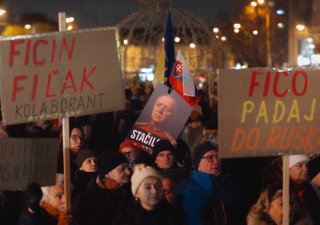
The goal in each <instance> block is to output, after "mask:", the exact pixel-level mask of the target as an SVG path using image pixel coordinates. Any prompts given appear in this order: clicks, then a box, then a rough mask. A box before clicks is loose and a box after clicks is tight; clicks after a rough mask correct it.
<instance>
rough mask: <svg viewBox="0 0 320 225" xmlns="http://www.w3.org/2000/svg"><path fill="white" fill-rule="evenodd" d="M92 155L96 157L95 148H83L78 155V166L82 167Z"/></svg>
mask: <svg viewBox="0 0 320 225" xmlns="http://www.w3.org/2000/svg"><path fill="white" fill-rule="evenodd" d="M90 157H96V155H95V153H94V151H93V150H91V149H89V148H85V149H81V150H80V151H79V153H78V155H77V166H78V168H79V169H80V167H81V166H82V164H83V162H84V161H85V160H86V159H87V158H90Z"/></svg>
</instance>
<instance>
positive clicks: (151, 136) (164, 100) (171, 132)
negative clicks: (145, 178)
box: [127, 84, 193, 153]
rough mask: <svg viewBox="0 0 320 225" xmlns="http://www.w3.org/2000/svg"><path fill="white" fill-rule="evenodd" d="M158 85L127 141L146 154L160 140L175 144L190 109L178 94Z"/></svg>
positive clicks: (150, 151)
mask: <svg viewBox="0 0 320 225" xmlns="http://www.w3.org/2000/svg"><path fill="white" fill-rule="evenodd" d="M168 91H169V88H168V87H167V86H165V85H163V84H158V85H157V87H156V89H155V90H154V91H153V93H152V95H151V97H150V99H149V101H148V102H147V104H146V106H145V107H144V109H143V111H142V112H141V114H140V116H139V117H138V119H137V121H136V123H135V124H134V126H133V128H132V129H131V131H130V132H129V134H128V135H127V139H128V140H129V141H131V142H133V143H134V144H135V145H137V146H138V147H140V148H142V149H143V150H145V151H146V152H148V153H152V149H153V147H154V145H155V144H156V143H157V142H158V141H159V140H160V139H166V140H169V141H170V142H175V139H177V137H178V136H179V134H180V132H181V130H182V128H183V126H184V125H185V123H186V121H187V119H188V118H189V115H190V113H191V111H192V109H193V108H192V107H191V106H190V105H189V104H188V103H187V102H186V101H184V100H183V99H182V98H181V97H180V96H179V95H178V93H176V92H175V91H174V90H171V92H170V94H169V93H168Z"/></svg>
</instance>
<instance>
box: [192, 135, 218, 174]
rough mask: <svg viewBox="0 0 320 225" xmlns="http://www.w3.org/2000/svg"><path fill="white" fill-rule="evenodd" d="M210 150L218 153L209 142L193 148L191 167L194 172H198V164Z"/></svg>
mask: <svg viewBox="0 0 320 225" xmlns="http://www.w3.org/2000/svg"><path fill="white" fill-rule="evenodd" d="M210 150H215V151H218V148H217V147H216V146H214V145H213V144H212V143H211V142H209V141H206V142H203V143H201V144H199V145H197V146H196V147H195V149H194V152H193V155H192V165H193V168H194V169H195V170H198V167H199V163H200V161H201V158H202V157H203V155H204V154H206V153H207V152H208V151H210Z"/></svg>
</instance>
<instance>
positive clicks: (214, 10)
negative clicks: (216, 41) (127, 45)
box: [2, 0, 234, 28]
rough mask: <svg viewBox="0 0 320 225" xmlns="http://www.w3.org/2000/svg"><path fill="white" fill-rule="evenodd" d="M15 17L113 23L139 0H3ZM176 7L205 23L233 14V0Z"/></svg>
mask: <svg viewBox="0 0 320 225" xmlns="http://www.w3.org/2000/svg"><path fill="white" fill-rule="evenodd" d="M2 2H3V4H4V5H7V6H9V10H10V11H11V12H12V13H13V15H14V17H15V18H16V19H17V20H18V19H19V18H20V14H21V13H23V12H42V13H45V14H47V15H48V17H49V18H50V19H52V20H58V19H57V18H58V12H66V14H67V16H74V17H75V18H76V23H77V24H78V25H79V26H80V27H81V28H90V27H93V26H95V24H98V25H99V26H112V25H115V24H117V23H118V22H120V21H121V19H123V18H124V17H125V16H127V15H129V14H131V13H132V12H134V11H137V10H139V1H138V0H23V1H22V0H3V1H2ZM171 3H172V6H173V7H174V8H176V9H184V10H187V11H189V12H192V13H194V14H195V15H198V16H199V17H201V18H202V19H203V20H205V21H206V22H207V23H208V24H215V23H216V22H217V16H218V15H219V14H232V12H233V11H234V6H233V3H234V0H224V1H221V0H172V1H171Z"/></svg>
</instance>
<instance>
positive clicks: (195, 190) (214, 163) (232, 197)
mask: <svg viewBox="0 0 320 225" xmlns="http://www.w3.org/2000/svg"><path fill="white" fill-rule="evenodd" d="M192 165H193V170H192V171H191V177H190V178H189V180H187V182H185V183H184V184H183V185H180V186H179V188H177V190H176V191H175V195H174V197H173V205H174V206H175V207H176V208H177V209H179V210H180V211H181V212H182V213H184V215H185V217H186V218H187V222H188V224H189V225H193V224H237V222H238V221H239V220H238V218H239V216H240V215H239V213H238V211H239V206H238V200H239V190H238V187H237V186H236V185H235V183H234V182H233V181H232V179H231V178H230V177H229V176H227V175H225V174H223V173H221V166H220V165H221V161H220V159H219V155H218V147H217V146H216V145H213V144H212V143H211V142H209V141H206V142H203V143H201V144H199V145H197V146H196V147H195V149H194V152H193V155H192ZM213 209H214V210H213ZM233 220H234V221H233Z"/></svg>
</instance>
